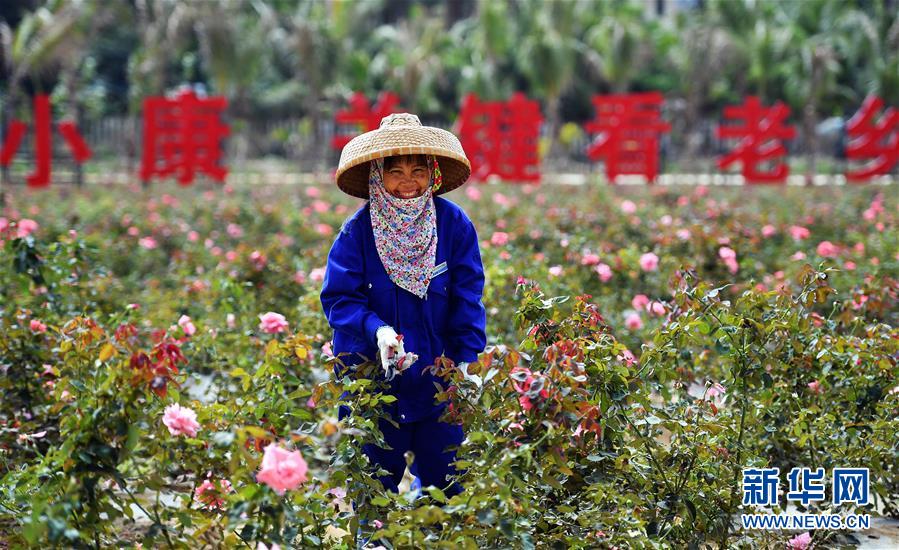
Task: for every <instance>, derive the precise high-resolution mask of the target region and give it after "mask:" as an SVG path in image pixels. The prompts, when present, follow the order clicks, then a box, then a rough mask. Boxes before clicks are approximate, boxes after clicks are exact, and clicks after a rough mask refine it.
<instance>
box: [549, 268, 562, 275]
mask: <svg viewBox="0 0 899 550" xmlns="http://www.w3.org/2000/svg"><path fill="white" fill-rule="evenodd" d="M549 275H550V276H551V277H558V276H560V275H562V266H560V265H554V266H552V267H551V268H549Z"/></svg>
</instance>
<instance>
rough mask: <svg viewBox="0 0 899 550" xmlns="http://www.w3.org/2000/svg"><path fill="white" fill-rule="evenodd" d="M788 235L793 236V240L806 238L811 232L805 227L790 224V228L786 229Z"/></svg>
mask: <svg viewBox="0 0 899 550" xmlns="http://www.w3.org/2000/svg"><path fill="white" fill-rule="evenodd" d="M788 231H789V233H790V236H791V237H793V239H794V240H797V241H801V240H802V239H807V238H808V237H809V235H811V234H812V232H811V231H809V230H808V229H806V228H805V227H802V226H799V225H791V226H790V229H788Z"/></svg>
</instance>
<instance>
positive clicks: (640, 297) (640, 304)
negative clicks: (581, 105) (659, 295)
mask: <svg viewBox="0 0 899 550" xmlns="http://www.w3.org/2000/svg"><path fill="white" fill-rule="evenodd" d="M648 303H649V297H648V296H646V294H637V295H636V296H634V297H633V299H632V300H631V305H632V306H633V307H634V309H636V310H642V309H644V308H645V307H646V304H648Z"/></svg>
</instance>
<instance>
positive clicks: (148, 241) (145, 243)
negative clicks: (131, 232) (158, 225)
mask: <svg viewBox="0 0 899 550" xmlns="http://www.w3.org/2000/svg"><path fill="white" fill-rule="evenodd" d="M137 244H139V245H140V246H141V248H146V249H147V250H153V249H154V248H156V247H157V246H159V245H158V244H157V243H156V239H154V238H153V237H142V238H141V239H140V240H139V241H137Z"/></svg>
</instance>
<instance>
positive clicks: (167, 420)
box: [162, 403, 200, 437]
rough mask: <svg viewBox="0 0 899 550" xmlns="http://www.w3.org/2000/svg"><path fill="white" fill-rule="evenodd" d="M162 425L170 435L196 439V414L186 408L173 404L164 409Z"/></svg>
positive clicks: (197, 425) (197, 424) (198, 425)
mask: <svg viewBox="0 0 899 550" xmlns="http://www.w3.org/2000/svg"><path fill="white" fill-rule="evenodd" d="M162 423H163V424H165V425H166V427H167V428H168V429H169V433H170V434H172V435H188V436H190V437H197V429H198V428H199V427H200V424H199V423H198V422H197V413H196V412H194V411H193V410H192V409H189V408H187V407H182V406H181V405H179V404H177V403H174V404H172V405H169V406H168V407H166V408H165V413H164V414H163V416H162Z"/></svg>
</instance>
